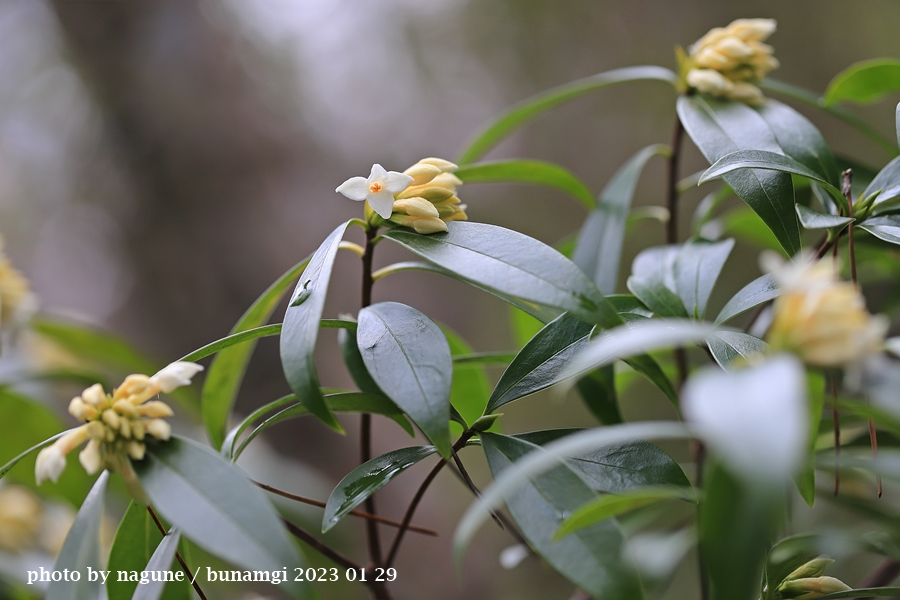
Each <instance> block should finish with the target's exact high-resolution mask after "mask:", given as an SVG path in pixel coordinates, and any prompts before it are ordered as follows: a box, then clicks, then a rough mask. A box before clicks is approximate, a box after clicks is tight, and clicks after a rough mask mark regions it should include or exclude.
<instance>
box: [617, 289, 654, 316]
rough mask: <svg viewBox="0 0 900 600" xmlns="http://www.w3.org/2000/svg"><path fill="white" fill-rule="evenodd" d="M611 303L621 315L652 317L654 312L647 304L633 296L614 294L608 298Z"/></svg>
mask: <svg viewBox="0 0 900 600" xmlns="http://www.w3.org/2000/svg"><path fill="white" fill-rule="evenodd" d="M606 299H607V300H609V303H610V304H612V305H613V308H615V309H616V310H617V311H618V312H619V313H620V314H621V313H633V314H636V315H641V316H642V317H652V316H653V311H652V310H650V309H649V308H648V307H647V305H646V304H644V303H643V302H641V301H640V299H638V298H637V297H635V296H632V295H631V294H613V295H611V296H607V297H606Z"/></svg>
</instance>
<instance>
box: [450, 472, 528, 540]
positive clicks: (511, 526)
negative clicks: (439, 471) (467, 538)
mask: <svg viewBox="0 0 900 600" xmlns="http://www.w3.org/2000/svg"><path fill="white" fill-rule="evenodd" d="M450 472H451V473H453V474H454V475H456V476H457V477H458V478H459V480H460V481H462V482H463V483H464V484H466V487H467V488H469V490H470V491H474V490H472V488H471V487H469V484H468V483H466V480H465V478H464V477H463V475H462V473H460V472H459V469H450ZM494 515H495V516H496V517H497V519H498V520H499V521H500V523H501V524H502V529H503V530H504V531H506V532H508V533H509V534H510V535H511V536H513V537H514V538H516V541H517V542H519V543H520V544H522V545H523V546H528V542H527V541H526V540H525V537H524V536H523V535H522V533H521V532H520V531H519V530H518V528H517V527H516V524H515V523H513V522H512V521H510V520H509V518H507V517H506V515H504V514H503V513H502V512H499V511H497V512H494ZM528 547H529V548H530V546H528Z"/></svg>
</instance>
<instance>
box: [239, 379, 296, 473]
mask: <svg viewBox="0 0 900 600" xmlns="http://www.w3.org/2000/svg"><path fill="white" fill-rule="evenodd" d="M294 402H297V396H295V395H294V394H288V395H287V396H282V397H281V398H279V399H278V400H274V401H272V402H269V403H268V404H264V405H263V406H260V407H259V408H257V409H256V410H254V411H253V412H252V413H250V414H249V415H247V416H246V417H244V420H243V421H241V422H240V423H239V424H238V425H237V426H235V427H234V428H232V430H231V431H229V432H228V435H226V436H225V441H224V442H223V443H222V456H224V457H225V458H236V457H235V443H236V442H237V440H238V439H239V438H240V437H241V434H242V433H244V431H246V430H247V428H248V427H250V426H251V425H253V423H255V422H256V421H257V420H259V419H260V418H262V416H263V415H265V414H266V413H270V412H272V411H273V410H277V409H279V408H281V407H283V406H286V405H288V404H293V403H294Z"/></svg>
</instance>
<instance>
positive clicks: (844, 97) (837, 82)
mask: <svg viewBox="0 0 900 600" xmlns="http://www.w3.org/2000/svg"><path fill="white" fill-rule="evenodd" d="M898 90H900V60H897V59H895V58H874V59H872V60H865V61H862V62H858V63H855V64H852V65H850V66H849V67H847V68H846V69H844V70H843V71H841V72H840V73H838V74H837V75H835V77H834V79H832V80H831V83H829V84H828V89H827V90H826V91H825V96H824V100H825V105H826V106H830V105H832V104H836V103H838V102H845V101H848V100H849V101H850V102H856V103H859V104H868V103H870V102H874V101H876V100H878V99H879V98H881V97H882V96H884V95H885V94H888V93H890V92H896V91H898Z"/></svg>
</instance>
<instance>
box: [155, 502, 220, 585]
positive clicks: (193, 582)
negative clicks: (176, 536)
mask: <svg viewBox="0 0 900 600" xmlns="http://www.w3.org/2000/svg"><path fill="white" fill-rule="evenodd" d="M147 512H149V513H150V516H151V517H152V518H153V522H154V523H156V528H157V529H159V532H160V533H161V534H163V536H164V537H165V536H167V535H169V532H168V531H166V528H165V527H164V526H163V524H162V522H161V521H160V520H159V517H157V516H156V512H154V510H153V508H152V507H151V506H150V505H149V504H148V505H147ZM175 558H177V559H178V564H180V565H181V568H182V570H183V571H184V572H185V574H186V575H187V576H188V581H190V582H191V585H192V586H193V587H194V591H195V592H197V595H198V596H200V598H201V600H206V595H205V594H204V593H203V590H201V589H200V584H199V583H197V581H196V578H195V577H194V574H193V573H191V569H190V567H188V566H187V562H185V560H184V557H183V556H181V552H179V551H178V550H175Z"/></svg>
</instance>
